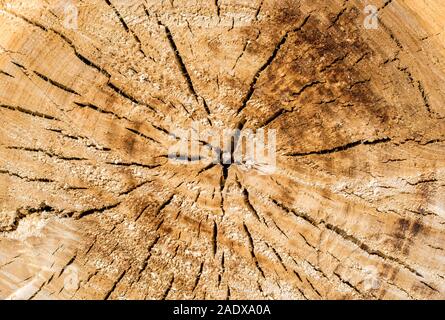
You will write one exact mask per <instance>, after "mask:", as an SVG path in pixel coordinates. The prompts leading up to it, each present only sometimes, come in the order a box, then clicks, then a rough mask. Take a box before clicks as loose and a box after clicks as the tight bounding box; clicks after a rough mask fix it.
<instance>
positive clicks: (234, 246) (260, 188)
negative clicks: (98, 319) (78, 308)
mask: <svg viewBox="0 0 445 320" xmlns="http://www.w3.org/2000/svg"><path fill="white" fill-rule="evenodd" d="M73 3H75V4H76V6H77V8H78V25H77V28H67V27H66V25H65V24H64V14H65V13H64V11H63V8H64V7H63V5H64V2H63V1H52V0H45V1H43V0H26V1H25V0H23V1H20V0H10V1H8V0H2V1H0V30H1V31H0V298H12V299H93V298H94V299H177V298H186V299H192V298H195V299H202V298H206V299H225V298H228V299H246V298H249V299H251V298H252V299H270V298H272V299H322V298H333V299H345V298H346V299H363V298H372V299H395V298H401V299H426V298H432V299H439V298H442V299H443V298H445V278H444V277H445V251H444V250H445V245H444V244H445V230H444V228H445V193H444V190H445V160H444V159H445V125H444V118H445V107H444V103H445V72H444V71H445V60H444V59H445V56H444V55H445V49H444V43H445V33H444V32H443V31H444V27H445V3H444V2H443V1H442V0H428V1H426V0H424V1H420V0H393V1H383V0H373V1H358V0H357V1H354V0H350V1H347V0H346V1H343V0H328V1H321V0H317V1H314V0H307V1H303V0H302V1H297V0H295V1H287V0H264V1H263V0H255V1H250V0H216V1H208V0H196V1H192V0H170V1H155V0H147V1H143V0H134V1H133V0H131V1H130V0H129V1H118V0H91V1H74V2H73ZM367 4H374V5H375V6H376V7H377V8H378V10H379V11H378V15H379V18H380V21H379V26H378V28H377V29H375V30H372V29H371V30H370V29H366V28H364V25H363V21H364V19H365V18H366V14H364V12H363V10H364V7H365V6H366V5H367ZM194 121H195V122H196V121H197V122H200V123H201V124H202V125H203V126H204V127H208V128H210V127H211V128H213V129H215V130H222V129H224V128H236V127H239V124H240V123H243V122H244V121H245V124H244V127H243V128H244V129H258V128H262V127H265V128H270V129H276V130H278V136H277V138H278V141H277V153H278V159H277V170H276V172H275V173H273V174H270V175H264V174H261V172H260V171H261V170H260V168H258V167H253V168H251V169H250V170H241V168H239V166H237V165H231V166H230V167H229V168H228V172H227V179H224V178H222V176H223V171H224V170H223V167H222V166H221V165H215V166H208V165H209V164H208V163H205V162H203V163H196V164H188V165H181V164H174V163H171V162H169V161H168V159H167V158H166V155H167V153H168V148H169V146H170V145H171V144H172V143H173V142H172V139H171V137H170V136H169V135H168V133H169V132H172V131H174V130H176V129H178V128H188V127H190V126H191V124H192V123H193V122H194ZM244 129H243V130H244Z"/></svg>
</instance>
